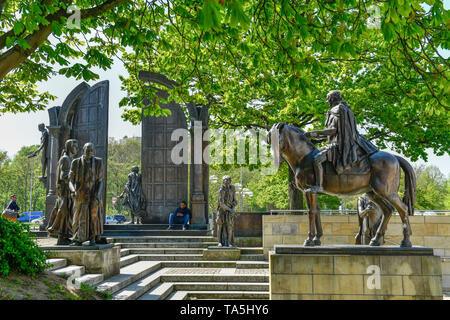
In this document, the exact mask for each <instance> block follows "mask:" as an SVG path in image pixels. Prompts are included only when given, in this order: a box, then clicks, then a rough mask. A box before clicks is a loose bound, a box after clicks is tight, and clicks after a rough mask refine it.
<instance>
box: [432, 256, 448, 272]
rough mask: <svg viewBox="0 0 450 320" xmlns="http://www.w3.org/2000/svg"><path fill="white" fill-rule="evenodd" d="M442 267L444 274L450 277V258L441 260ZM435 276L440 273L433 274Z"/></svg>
mask: <svg viewBox="0 0 450 320" xmlns="http://www.w3.org/2000/svg"><path fill="white" fill-rule="evenodd" d="M441 266H442V274H443V275H444V274H448V275H450V258H446V259H441ZM436 269H437V268H436ZM433 274H438V273H433Z"/></svg>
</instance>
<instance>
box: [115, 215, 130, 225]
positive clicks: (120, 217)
mask: <svg viewBox="0 0 450 320" xmlns="http://www.w3.org/2000/svg"><path fill="white" fill-rule="evenodd" d="M113 217H114V220H116V221H117V223H124V222H125V221H127V218H126V217H125V216H124V215H121V214H115V215H114V216H113Z"/></svg>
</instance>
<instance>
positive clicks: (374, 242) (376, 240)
mask: <svg viewBox="0 0 450 320" xmlns="http://www.w3.org/2000/svg"><path fill="white" fill-rule="evenodd" d="M367 195H368V196H369V198H370V200H372V201H373V202H375V203H376V204H377V205H378V206H379V207H380V208H381V210H382V211H383V220H382V221H381V223H380V225H379V227H378V230H377V232H376V233H375V236H374V237H373V238H372V239H371V240H370V243H369V245H370V246H380V245H381V242H382V241H380V239H381V238H382V237H384V233H385V231H386V228H387V225H388V223H389V219H390V218H391V215H392V212H393V211H394V210H393V208H392V206H391V205H389V203H387V202H386V201H384V200H383V198H382V197H380V196H379V195H377V194H376V193H375V192H373V191H371V192H368V193H367Z"/></svg>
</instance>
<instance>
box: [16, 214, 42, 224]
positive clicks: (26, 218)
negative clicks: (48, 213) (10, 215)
mask: <svg viewBox="0 0 450 320" xmlns="http://www.w3.org/2000/svg"><path fill="white" fill-rule="evenodd" d="M43 216H44V213H43V212H42V211H31V212H29V211H26V212H23V213H21V214H20V217H19V219H17V220H19V221H20V222H33V223H36V221H35V220H36V219H39V218H41V217H43Z"/></svg>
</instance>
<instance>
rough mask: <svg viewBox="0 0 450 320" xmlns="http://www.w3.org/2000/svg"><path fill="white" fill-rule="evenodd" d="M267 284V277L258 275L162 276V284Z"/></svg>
mask: <svg viewBox="0 0 450 320" xmlns="http://www.w3.org/2000/svg"><path fill="white" fill-rule="evenodd" d="M187 280H189V282H267V283H268V282H269V276H268V275H259V274H163V275H161V281H163V282H186V281H187Z"/></svg>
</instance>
